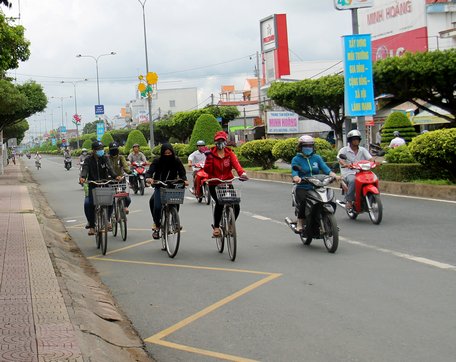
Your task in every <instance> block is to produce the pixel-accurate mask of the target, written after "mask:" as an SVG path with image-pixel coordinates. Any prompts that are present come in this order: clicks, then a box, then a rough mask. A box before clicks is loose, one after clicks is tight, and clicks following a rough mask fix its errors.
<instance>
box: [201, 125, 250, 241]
mask: <svg viewBox="0 0 456 362" xmlns="http://www.w3.org/2000/svg"><path fill="white" fill-rule="evenodd" d="M227 138H228V136H227V134H226V133H225V132H223V131H220V132H217V133H216V134H215V136H214V141H215V146H214V147H212V148H211V149H210V150H209V151H207V153H206V163H205V164H204V171H205V172H206V173H207V174H208V179H211V178H219V179H221V180H231V179H232V178H233V172H232V170H233V168H234V169H235V170H236V172H237V174H238V175H239V177H240V178H241V179H244V180H247V179H248V178H247V174H246V173H245V171H244V169H243V168H242V167H241V165H240V164H239V161H238V159H237V157H236V155H235V154H234V152H233V151H232V150H231V149H230V148H229V147H227V146H226V144H227V142H226V141H227ZM219 183H220V182H219V181H211V182H209V191H210V193H211V196H212V198H213V199H214V200H215V207H214V225H213V229H214V230H213V233H212V236H213V237H218V236H220V233H221V232H220V220H221V218H222V212H223V205H220V204H219V203H218V200H217V194H216V192H215V186H216V185H218V184H219ZM239 212H240V207H239V204H238V205H235V206H234V214H235V217H236V219H237V217H238V215H239Z"/></svg>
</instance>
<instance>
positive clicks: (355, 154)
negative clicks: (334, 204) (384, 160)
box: [337, 129, 374, 209]
mask: <svg viewBox="0 0 456 362" xmlns="http://www.w3.org/2000/svg"><path fill="white" fill-rule="evenodd" d="M347 141H348V145H347V146H345V147H342V148H341V149H340V150H339V153H338V154H337V159H338V160H339V165H340V173H341V175H342V179H343V180H344V182H345V183H346V184H347V186H348V191H347V193H346V194H345V207H346V208H347V209H352V208H353V201H354V200H355V175H356V170H352V169H350V168H349V166H350V165H351V164H352V163H353V162H358V161H366V160H368V161H374V158H373V157H372V155H371V154H370V153H369V151H368V150H367V149H366V148H364V147H361V146H360V145H359V143H360V142H361V132H360V131H358V130H357V129H354V130H351V131H350V132H348V133H347ZM340 155H345V156H346V157H347V159H345V160H343V159H341V158H340V157H339V156H340Z"/></svg>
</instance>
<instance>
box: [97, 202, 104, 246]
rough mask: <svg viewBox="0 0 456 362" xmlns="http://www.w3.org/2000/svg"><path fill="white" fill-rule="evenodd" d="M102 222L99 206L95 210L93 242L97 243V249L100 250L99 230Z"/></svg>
mask: <svg viewBox="0 0 456 362" xmlns="http://www.w3.org/2000/svg"><path fill="white" fill-rule="evenodd" d="M102 223H103V221H102V218H101V210H100V206H97V207H96V208H95V242H96V243H97V249H100V246H101V232H100V228H101V225H102Z"/></svg>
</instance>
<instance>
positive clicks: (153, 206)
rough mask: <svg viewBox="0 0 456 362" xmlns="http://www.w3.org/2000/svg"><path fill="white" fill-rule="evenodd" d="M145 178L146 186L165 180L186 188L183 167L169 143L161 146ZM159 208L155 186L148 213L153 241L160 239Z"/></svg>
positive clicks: (186, 183) (157, 190)
mask: <svg viewBox="0 0 456 362" xmlns="http://www.w3.org/2000/svg"><path fill="white" fill-rule="evenodd" d="M145 176H146V182H147V183H148V184H152V183H153V182H154V180H159V181H162V182H166V181H167V180H176V179H181V180H183V181H184V185H185V186H188V181H187V174H186V171H185V167H184V165H183V164H182V161H181V159H180V158H179V157H177V156H176V153H175V152H174V148H173V146H171V145H170V144H169V143H164V144H162V146H161V149H160V157H157V158H155V159H154V160H153V161H152V163H151V165H150V166H149V169H148V170H147V171H146V174H145ZM161 207H162V203H161V197H160V185H156V186H155V190H154V193H153V194H152V196H151V197H150V200H149V208H150V213H151V214H152V219H153V220H154V225H153V227H152V237H153V238H154V239H158V238H159V237H160V225H161V216H162V215H161ZM177 207H178V209H177V210H178V211H179V205H177Z"/></svg>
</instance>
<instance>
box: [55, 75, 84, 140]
mask: <svg viewBox="0 0 456 362" xmlns="http://www.w3.org/2000/svg"><path fill="white" fill-rule="evenodd" d="M87 80H88V79H87V78H85V79H82V80H76V81H74V82H73V81H64V80H62V81H61V82H60V83H71V84H73V87H74V117H78V103H77V101H76V84H77V83H80V82H87ZM74 121H75V125H76V142H77V145H78V148H79V123H78V121H77V120H76V119H75V120H74Z"/></svg>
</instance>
